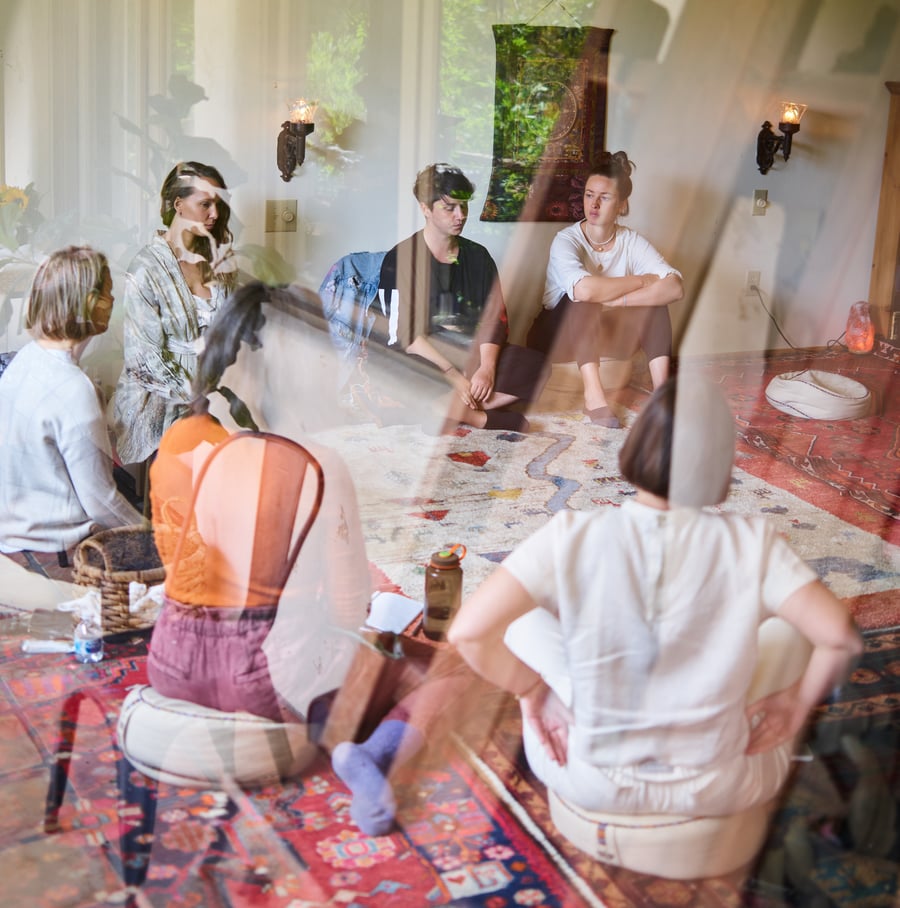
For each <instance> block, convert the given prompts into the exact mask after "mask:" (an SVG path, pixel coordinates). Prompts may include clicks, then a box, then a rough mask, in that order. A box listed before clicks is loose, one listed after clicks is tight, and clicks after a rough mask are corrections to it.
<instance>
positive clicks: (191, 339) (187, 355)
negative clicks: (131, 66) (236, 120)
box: [112, 161, 236, 463]
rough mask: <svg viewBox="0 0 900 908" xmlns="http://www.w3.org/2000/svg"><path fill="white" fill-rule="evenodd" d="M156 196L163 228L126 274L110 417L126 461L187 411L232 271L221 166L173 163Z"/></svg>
mask: <svg viewBox="0 0 900 908" xmlns="http://www.w3.org/2000/svg"><path fill="white" fill-rule="evenodd" d="M160 198H161V204H160V214H161V216H162V222H163V224H164V225H165V227H166V228H167V229H166V230H164V231H160V232H159V233H157V235H156V236H155V237H153V239H152V240H151V241H150V242H149V243H148V244H147V245H146V246H144V248H143V249H141V250H140V252H138V254H137V255H136V256H135V258H134V261H133V262H132V263H131V265H130V266H129V269H128V274H127V275H126V284H125V327H124V345H125V349H124V356H125V363H124V367H123V369H122V374H121V376H120V377H119V382H118V385H117V387H116V393H115V397H114V399H113V418H112V422H113V428H114V430H115V433H116V447H117V453H118V456H119V458H120V460H121V461H122V462H123V463H141V462H143V461H145V460H146V459H147V458H148V457H150V456H151V455H152V454H153V453H154V452H155V451H156V449H157V447H158V446H159V440H160V439H161V438H162V435H163V432H165V430H166V429H167V428H168V427H169V426H170V425H172V423H173V422H174V421H175V420H176V419H177V418H178V417H179V416H182V415H183V414H185V413H186V412H187V410H188V405H189V404H190V401H191V382H192V380H193V377H194V371H195V369H196V365H197V355H198V353H199V350H200V348H199V344H198V342H199V341H200V338H201V337H202V335H203V333H204V332H205V330H206V328H207V327H208V326H209V324H210V322H211V321H212V319H213V316H214V314H215V312H216V310H217V309H218V307H219V305H220V304H221V301H222V300H223V299H224V298H225V296H227V294H228V293H229V292H230V291H231V290H232V289H233V287H234V284H235V278H236V265H235V262H234V259H233V257H232V254H231V238H232V237H231V231H230V229H229V227H228V220H229V217H230V214H231V209H230V208H229V205H228V193H227V192H226V188H225V181H224V179H223V178H222V175H221V174H220V173H219V171H218V170H216V168H215V167H211V166H209V165H207V164H199V163H197V162H196V161H187V162H182V163H180V164H176V165H175V167H173V168H172V170H171V171H170V172H169V174H168V176H167V177H166V179H165V181H164V183H163V186H162V190H161V192H160Z"/></svg>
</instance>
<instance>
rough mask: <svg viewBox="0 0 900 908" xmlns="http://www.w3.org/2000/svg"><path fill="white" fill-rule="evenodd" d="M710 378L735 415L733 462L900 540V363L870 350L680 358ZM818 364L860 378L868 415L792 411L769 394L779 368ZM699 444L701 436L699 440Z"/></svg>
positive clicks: (821, 368)
mask: <svg viewBox="0 0 900 908" xmlns="http://www.w3.org/2000/svg"><path fill="white" fill-rule="evenodd" d="M680 368H682V369H683V370H685V371H690V372H695V371H696V372H699V373H701V374H703V375H705V376H706V377H707V378H709V379H710V380H712V381H715V382H716V383H717V384H718V385H719V386H720V387H721V388H722V391H723V392H724V393H725V395H726V397H727V398H728V401H729V403H730V404H731V407H732V409H733V411H734V414H735V418H736V419H737V422H738V428H739V433H740V443H739V448H738V460H737V466H739V467H740V468H741V469H743V470H746V471H747V472H749V473H752V474H753V475H754V476H758V477H759V478H760V479H764V480H765V481H767V482H770V483H772V484H773V485H775V486H778V487H779V488H781V489H784V490H785V491H787V492H791V493H792V494H794V495H796V496H797V497H798V498H802V499H803V500H804V501H809V502H811V503H812V504H815V505H816V506H817V507H820V508H823V509H824V510H827V511H829V512H830V513H832V514H835V515H836V516H837V517H840V518H841V519H842V520H846V521H847V522H848V523H851V524H853V525H854V526H858V527H860V528H861V529H863V530H866V531H867V532H869V533H874V534H875V535H876V536H880V537H881V538H882V539H884V540H885V541H886V542H891V543H893V544H894V545H900V395H898V394H897V393H896V389H897V388H898V387H900V385H898V383H897V380H898V376H900V366H898V364H897V363H894V362H892V361H891V360H889V359H884V358H881V357H878V356H875V355H874V354H865V355H856V354H853V353H848V352H846V351H844V350H843V349H842V348H835V349H833V350H821V349H819V350H786V351H777V352H773V353H770V354H766V355H760V354H759V353H748V354H729V355H727V356H716V357H710V358H705V359H691V360H688V361H685V362H682V363H681V364H680ZM803 369H816V370H819V371H823V372H835V373H839V374H841V375H845V376H847V377H848V378H852V379H854V380H855V381H858V382H861V383H862V384H864V385H865V386H866V387H867V388H868V389H869V391H870V392H871V393H872V398H873V401H874V406H873V411H872V414H871V415H870V416H868V417H865V418H862V419H848V420H822V419H803V418H801V417H797V416H790V415H788V414H787V413H782V412H781V411H780V410H777V409H775V407H773V406H772V405H771V404H769V403H768V401H767V400H766V387H767V386H768V384H769V382H770V381H771V380H772V379H773V378H774V377H775V376H776V375H780V374H781V373H784V372H799V371H801V370H803ZM699 444H700V442H699V440H698V445H699Z"/></svg>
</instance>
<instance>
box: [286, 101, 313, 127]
mask: <svg viewBox="0 0 900 908" xmlns="http://www.w3.org/2000/svg"><path fill="white" fill-rule="evenodd" d="M318 109H319V102H318V101H307V100H306V98H297V100H296V101H288V110H289V111H290V113H289V119H290V121H291V122H292V123H312V122H313V119H314V118H315V116H316V111H317V110H318Z"/></svg>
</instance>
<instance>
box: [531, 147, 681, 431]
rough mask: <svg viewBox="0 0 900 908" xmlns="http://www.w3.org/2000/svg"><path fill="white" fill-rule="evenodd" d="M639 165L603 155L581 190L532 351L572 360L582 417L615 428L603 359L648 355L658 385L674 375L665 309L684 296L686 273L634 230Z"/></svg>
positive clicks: (553, 260)
mask: <svg viewBox="0 0 900 908" xmlns="http://www.w3.org/2000/svg"><path fill="white" fill-rule="evenodd" d="M633 169H634V164H633V163H632V162H631V161H629V160H628V155H627V154H626V153H625V152H624V151H617V152H615V153H611V152H608V151H605V152H603V154H602V155H601V156H600V158H599V159H598V161H597V162H596V163H595V164H594V165H593V166H592V167H591V169H590V171H589V172H588V174H587V179H586V182H585V185H584V195H583V202H584V218H582V220H580V221H579V222H578V223H576V224H573V225H572V226H570V227H566V228H564V229H563V230H561V231H560V232H559V233H558V234H557V235H556V236H555V237H554V239H553V244H552V245H551V247H550V261H549V263H548V265H547V279H546V283H545V286H544V298H543V308H542V310H541V312H540V314H539V315H538V317H537V319H535V322H534V324H533V325H532V327H531V331H530V332H529V335H528V346H529V347H533V348H534V349H536V350H541V351H542V352H544V353H547V354H549V355H550V357H551V358H552V360H553V361H554V362H569V361H571V360H575V362H576V363H577V364H578V369H579V372H580V373H581V379H582V381H583V383H584V412H585V415H586V416H587V417H588V418H589V419H590V421H591V422H592V423H593V424H594V425H598V426H605V427H607V428H613V429H617V428H620V427H621V425H620V423H619V419H618V417H617V416H616V414H615V413H614V412H613V411H612V409H611V408H610V406H609V403H608V401H607V399H606V394H605V392H604V390H603V382H602V381H601V378H600V365H599V360H600V358H601V357H611V358H613V359H620V360H627V359H630V358H631V357H632V356H633V355H634V353H635V352H636V351H637V350H638V349H642V350H643V351H644V353H645V354H646V356H647V362H648V366H649V369H650V377H651V379H652V382H653V387H654V388H658V387H659V386H660V385H661V384H662V383H663V382H664V381H665V380H666V379H667V378H668V376H669V364H670V360H671V356H672V323H671V321H670V320H669V312H668V309H667V308H666V307H667V306H668V305H669V304H670V303H674V302H677V301H678V300H680V299H681V297H682V296H683V294H684V288H683V286H682V281H681V274H680V273H679V272H678V271H677V270H676V269H675V268H673V267H672V266H671V265H670V264H669V263H668V262H666V260H665V259H664V258H663V257H662V256H661V255H660V254H659V252H657V250H656V249H654V247H653V246H652V245H651V244H650V243H649V242H648V241H647V240H646V239H644V237H642V236H641V235H640V234H639V233H637V232H636V231H634V230H632V229H631V228H630V227H624V226H623V225H621V224H620V223H619V217H622V216H625V215H627V214H628V199H629V196H630V195H631V190H632V183H631V173H632V170H633Z"/></svg>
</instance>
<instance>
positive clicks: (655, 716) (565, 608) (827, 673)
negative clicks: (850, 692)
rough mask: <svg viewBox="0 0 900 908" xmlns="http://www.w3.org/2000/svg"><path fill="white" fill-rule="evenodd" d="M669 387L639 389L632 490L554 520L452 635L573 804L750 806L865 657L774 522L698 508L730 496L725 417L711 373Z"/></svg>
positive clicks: (541, 768) (670, 809) (531, 753)
mask: <svg viewBox="0 0 900 908" xmlns="http://www.w3.org/2000/svg"><path fill="white" fill-rule="evenodd" d="M683 385H684V386H683V387H679V384H678V382H677V381H676V380H675V379H670V380H669V381H668V382H666V383H665V384H664V385H662V386H661V387H660V388H658V389H657V390H656V391H655V392H654V393H653V394H652V395H651V397H650V399H649V401H648V402H647V404H646V405H645V407H644V409H643V411H642V412H641V414H640V416H639V417H638V419H637V421H636V423H635V425H634V428H633V429H632V430H631V432H630V434H629V436H628V438H627V439H626V442H625V444H624V446H623V448H622V451H621V453H620V467H621V470H622V474H623V475H624V476H625V477H626V478H627V479H628V480H629V481H630V482H631V483H632V484H633V485H634V486H635V487H636V490H637V491H636V495H635V497H634V499H629V500H626V502H625V504H624V505H623V506H622V507H620V508H607V509H604V510H600V511H592V512H572V511H564V512H562V513H560V514H558V515H556V516H555V517H554V518H553V519H552V520H550V521H549V522H548V523H547V524H546V525H545V526H544V527H543V528H541V529H540V530H538V531H537V532H536V533H535V534H534V535H532V536H531V537H530V538H529V539H527V540H525V541H524V542H523V543H522V544H521V545H520V546H518V548H516V549H515V550H514V551H513V552H512V553H511V554H510V555H509V556H508V558H507V559H506V560H505V561H504V562H503V564H502V565H501V566H500V567H499V568H498V569H497V570H496V571H495V572H494V573H493V574H492V575H491V576H490V577H489V578H488V580H487V581H485V582H484V583H483V584H482V585H481V586H480V587H479V588H478V589H477V590H476V591H475V593H474V594H473V595H472V596H470V597H469V598H468V600H467V601H466V602H465V603H464V604H463V607H462V609H461V611H460V613H459V615H458V616H457V618H456V620H455V622H454V624H453V626H452V628H451V629H450V634H449V638H450V641H451V642H452V643H453V644H455V645H456V647H457V648H458V650H459V652H460V653H461V654H462V656H463V658H465V659H466V661H467V662H468V663H469V664H470V666H471V667H472V668H473V669H474V670H475V671H477V672H478V673H479V674H481V675H482V676H483V677H484V678H486V679H487V680H489V681H492V682H493V683H495V684H497V685H499V686H500V687H503V688H505V689H506V690H509V691H511V692H512V693H514V694H516V695H517V696H518V697H519V700H520V705H521V710H522V717H523V737H524V743H525V752H526V756H527V759H528V763H529V766H530V767H531V769H532V770H533V771H534V773H535V774H536V775H537V776H538V778H540V779H541V781H543V782H544V783H545V784H546V785H547V786H548V788H550V789H552V790H553V791H554V792H556V793H557V794H558V795H559V796H560V797H562V798H563V799H565V800H567V801H570V802H571V803H573V804H575V805H578V806H580V807H582V808H584V809H586V810H606V811H611V812H616V813H668V814H686V815H691V816H697V815H712V816H715V815H723V814H729V813H734V812H737V811H740V810H743V809H745V808H748V807H750V806H752V805H754V804H761V803H765V802H766V801H768V800H770V799H771V798H772V797H773V796H774V795H775V794H776V793H777V792H778V790H779V788H780V787H781V785H782V784H783V782H784V781H785V779H786V777H787V773H788V770H789V767H790V758H791V753H792V748H793V745H794V742H795V740H796V738H797V736H798V733H799V732H800V731H801V729H802V728H803V725H804V723H805V721H806V718H807V716H808V714H809V712H810V710H811V709H812V708H813V707H814V706H815V705H816V704H817V703H818V702H819V701H820V700H821V699H822V698H823V697H824V696H826V695H827V694H828V693H829V692H830V691H831V690H832V689H833V687H834V686H835V685H836V684H838V683H839V682H840V681H841V680H842V679H843V678H844V677H845V675H846V673H847V671H848V668H849V666H850V664H851V662H852V661H853V659H854V658H855V657H856V656H857V655H858V653H859V652H860V650H861V643H860V636H859V634H858V632H857V630H856V628H855V626H854V624H853V621H852V619H851V618H850V616H849V614H848V612H847V610H846V608H845V607H844V605H843V604H842V603H841V602H840V601H839V600H838V599H837V598H836V597H835V596H834V595H833V594H832V593H831V592H830V591H829V590H828V589H827V588H826V587H825V586H824V585H823V584H822V583H821V582H820V581H819V580H818V579H817V578H816V575H815V573H814V572H813V571H812V569H811V568H810V567H809V566H808V565H806V564H805V563H804V562H803V561H802V560H801V559H800V558H799V557H798V556H797V555H796V554H795V553H794V552H793V551H792V549H791V548H790V546H789V545H788V543H787V542H786V541H785V539H783V538H782V537H781V536H780V535H779V534H778V533H777V531H776V530H775V529H774V528H773V526H772V525H771V524H770V523H768V522H767V521H765V520H764V519H762V518H759V517H746V516H740V515H736V514H729V513H726V512H717V511H713V510H709V509H705V506H707V505H713V504H717V503H719V502H721V501H722V500H723V499H724V498H725V495H726V493H727V489H728V484H729V480H730V475H731V468H732V464H733V457H734V421H733V418H732V415H731V412H730V410H729V409H728V406H727V404H726V403H725V401H724V400H723V398H722V397H721V395H719V393H718V391H717V390H716V389H714V388H713V387H712V386H710V385H707V384H705V383H701V382H699V381H697V380H694V381H687V380H685V381H684V382H683ZM676 398H677V409H676ZM676 413H677V416H678V420H677V422H676V420H675V415H676ZM774 616H778V618H780V619H781V622H778V621H777V619H775V623H776V624H781V623H782V622H785V623H786V625H785V626H784V628H783V630H784V631H785V633H786V634H787V636H788V639H789V645H787V646H786V647H785V653H784V654H783V655H784V661H781V662H777V661H776V663H775V664H776V670H775V671H774V673H773V674H774V678H773V679H772V681H771V683H770V685H769V689H770V690H771V691H772V692H771V693H769V695H768V696H762V697H761V698H760V699H757V700H756V701H755V702H751V703H749V704H748V702H747V701H748V692H749V690H750V687H751V681H752V680H753V676H754V672H755V671H756V670H757V668H758V663H761V662H765V661H766V660H767V659H770V657H772V656H773V655H774V654H772V653H768V652H764V650H765V649H766V647H765V645H763V644H760V645H759V646H758V639H765V636H766V635H765V634H761V633H760V629H761V626H763V625H764V624H765V625H766V627H768V626H769V623H768V619H771V618H773V617H774ZM810 645H811V650H812V654H811V656H810V655H809V651H810ZM770 661H771V660H770ZM791 672H793V674H791Z"/></svg>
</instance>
